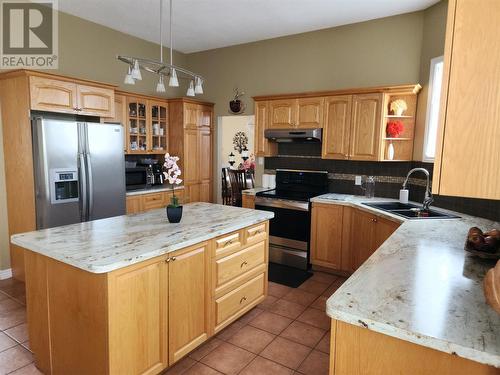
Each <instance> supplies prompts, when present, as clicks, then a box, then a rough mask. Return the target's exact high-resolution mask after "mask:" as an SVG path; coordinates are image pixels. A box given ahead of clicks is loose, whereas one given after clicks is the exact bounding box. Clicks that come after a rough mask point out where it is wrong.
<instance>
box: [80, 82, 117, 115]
mask: <svg viewBox="0 0 500 375" xmlns="http://www.w3.org/2000/svg"><path fill="white" fill-rule="evenodd" d="M76 92H77V103H78V113H79V114H81V115H89V116H101V117H113V116H114V115H115V92H114V91H113V90H112V89H106V88H102V87H94V86H86V85H77V86H76Z"/></svg>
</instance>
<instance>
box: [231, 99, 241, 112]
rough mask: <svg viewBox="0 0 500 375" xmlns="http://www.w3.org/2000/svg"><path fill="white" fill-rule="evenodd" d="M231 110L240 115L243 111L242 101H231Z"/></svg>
mask: <svg viewBox="0 0 500 375" xmlns="http://www.w3.org/2000/svg"><path fill="white" fill-rule="evenodd" d="M229 108H230V109H231V112H233V113H239V112H240V111H241V100H239V99H236V100H231V101H230V102H229Z"/></svg>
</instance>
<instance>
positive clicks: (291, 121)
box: [269, 99, 297, 129]
mask: <svg viewBox="0 0 500 375" xmlns="http://www.w3.org/2000/svg"><path fill="white" fill-rule="evenodd" d="M296 110H297V100H296V99H284V100H271V101H269V128H274V129H290V128H293V127H295V122H296Z"/></svg>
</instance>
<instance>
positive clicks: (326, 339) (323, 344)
mask: <svg viewBox="0 0 500 375" xmlns="http://www.w3.org/2000/svg"><path fill="white" fill-rule="evenodd" d="M330 337H331V332H330V331H328V332H327V333H325V335H324V336H323V338H322V339H321V340H320V341H319V342H318V345H316V348H315V349H316V350H319V351H320V352H323V353H326V354H330Z"/></svg>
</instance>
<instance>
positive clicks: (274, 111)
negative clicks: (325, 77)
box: [268, 98, 324, 129]
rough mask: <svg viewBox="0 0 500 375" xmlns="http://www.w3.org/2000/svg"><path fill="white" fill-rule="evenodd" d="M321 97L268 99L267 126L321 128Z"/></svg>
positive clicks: (277, 127)
mask: <svg viewBox="0 0 500 375" xmlns="http://www.w3.org/2000/svg"><path fill="white" fill-rule="evenodd" d="M323 102H324V99H323V98H300V99H278V100H270V101H269V125H268V126H269V128H271V129H291V128H305V129H311V128H322V127H323Z"/></svg>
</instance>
